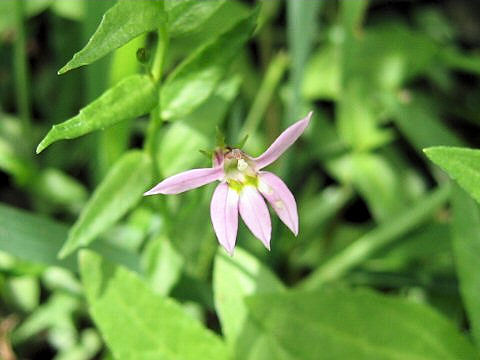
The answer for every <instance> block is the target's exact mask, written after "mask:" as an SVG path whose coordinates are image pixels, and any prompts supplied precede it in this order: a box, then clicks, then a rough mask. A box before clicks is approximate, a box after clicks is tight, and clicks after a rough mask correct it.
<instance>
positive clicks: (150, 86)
mask: <svg viewBox="0 0 480 360" xmlns="http://www.w3.org/2000/svg"><path fill="white" fill-rule="evenodd" d="M156 104H157V91H156V87H155V84H154V83H153V81H152V80H151V79H150V78H149V77H148V76H145V75H132V76H129V77H127V78H125V79H124V80H122V81H120V82H119V83H118V84H117V85H115V86H113V87H112V88H110V89H109V90H107V91H106V92H104V93H103V94H102V95H101V96H100V97H99V98H98V99H96V100H95V101H93V102H92V103H90V104H89V105H87V106H86V107H84V108H83V109H82V110H80V112H79V114H78V115H77V116H74V117H73V118H71V119H69V120H67V121H65V122H63V123H61V124H57V125H54V126H53V127H52V129H51V130H50V131H49V132H48V134H47V135H46V136H45V138H44V139H43V140H42V141H41V142H40V144H39V145H38V147H37V154H38V153H40V152H41V151H43V150H44V149H45V148H46V147H47V146H49V145H50V144H52V143H54V142H56V141H58V140H63V139H74V138H76V137H79V136H82V135H85V134H88V133H89V132H92V131H95V130H99V129H104V128H106V127H108V126H111V125H113V124H116V123H118V122H120V121H122V120H126V119H133V118H136V117H137V116H140V115H143V114H146V113H147V112H149V111H150V110H151V109H153V108H154V107H155V106H156Z"/></svg>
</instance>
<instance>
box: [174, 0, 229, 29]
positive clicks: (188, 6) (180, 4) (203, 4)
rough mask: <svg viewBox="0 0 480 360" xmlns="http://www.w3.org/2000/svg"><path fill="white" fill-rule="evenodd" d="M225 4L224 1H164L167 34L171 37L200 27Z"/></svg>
mask: <svg viewBox="0 0 480 360" xmlns="http://www.w3.org/2000/svg"><path fill="white" fill-rule="evenodd" d="M224 3H225V0H210V1H198V0H183V1H166V2H165V10H166V12H167V13H168V32H169V35H170V36H171V37H176V36H179V35H183V34H185V33H188V32H191V31H193V30H195V29H196V28H198V27H199V26H200V25H202V24H203V23H204V22H205V21H206V20H207V19H208V18H209V17H210V16H212V15H213V14H214V13H215V12H216V11H217V10H218V9H219V8H220V6H222V5H223V4H224Z"/></svg>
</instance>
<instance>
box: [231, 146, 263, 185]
mask: <svg viewBox="0 0 480 360" xmlns="http://www.w3.org/2000/svg"><path fill="white" fill-rule="evenodd" d="M223 168H224V171H225V180H226V181H227V182H228V183H229V184H231V185H232V184H235V185H237V186H238V185H246V184H248V183H250V182H255V180H256V178H257V172H256V170H255V163H254V161H253V160H252V159H251V158H250V157H249V156H248V155H247V154H245V153H244V152H243V151H242V150H240V149H232V150H230V151H228V152H227V153H226V154H225V157H224V164H223Z"/></svg>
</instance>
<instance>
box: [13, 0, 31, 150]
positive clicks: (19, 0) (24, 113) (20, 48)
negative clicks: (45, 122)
mask: <svg viewBox="0 0 480 360" xmlns="http://www.w3.org/2000/svg"><path fill="white" fill-rule="evenodd" d="M23 13H24V0H16V1H15V14H14V16H15V22H16V31H17V34H16V35H17V38H16V41H15V49H14V64H15V89H16V93H17V94H16V97H17V101H18V112H19V114H20V120H21V123H22V131H23V136H24V138H25V139H26V140H27V141H26V143H27V146H28V147H29V146H30V141H31V124H30V118H31V114H30V97H29V93H28V83H29V80H28V64H27V51H26V35H25V26H24V21H23Z"/></svg>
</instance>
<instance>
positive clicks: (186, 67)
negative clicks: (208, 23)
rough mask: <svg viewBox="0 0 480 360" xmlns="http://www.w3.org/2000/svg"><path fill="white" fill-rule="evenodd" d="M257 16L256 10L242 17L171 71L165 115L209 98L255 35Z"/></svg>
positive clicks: (164, 99) (164, 95) (164, 101)
mask: <svg viewBox="0 0 480 360" xmlns="http://www.w3.org/2000/svg"><path fill="white" fill-rule="evenodd" d="M256 20H257V16H256V15H255V14H254V15H249V16H248V17H246V18H244V19H242V20H241V21H239V22H238V23H237V24H235V25H234V26H233V27H232V28H231V29H230V30H228V31H226V32H225V33H223V34H222V35H220V36H219V37H217V38H216V39H214V40H213V41H211V42H209V43H208V44H206V45H205V46H203V47H201V48H200V49H198V50H197V51H195V52H194V53H193V54H191V55H190V56H189V57H188V58H187V59H186V60H185V61H184V62H183V63H182V64H180V65H179V66H178V67H177V68H176V69H175V71H174V72H172V73H171V74H170V76H169V77H168V78H167V79H166V81H165V83H164V85H163V87H162V90H161V104H162V107H161V108H162V117H163V118H164V119H172V118H178V117H179V116H182V115H186V114H188V113H190V112H191V111H192V110H193V109H195V108H196V107H197V106H199V105H200V104H201V103H203V102H204V101H205V100H207V99H208V97H209V96H210V95H211V94H212V93H213V91H214V90H215V88H216V86H217V85H218V83H219V82H220V80H221V79H222V78H223V76H224V75H225V72H226V71H227V69H228V67H229V65H230V64H231V62H232V61H233V60H234V58H235V57H236V56H237V55H238V52H239V51H241V49H242V47H243V46H244V44H245V43H246V42H247V40H248V39H249V37H250V36H251V34H252V32H253V30H254V28H255V25H256Z"/></svg>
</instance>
